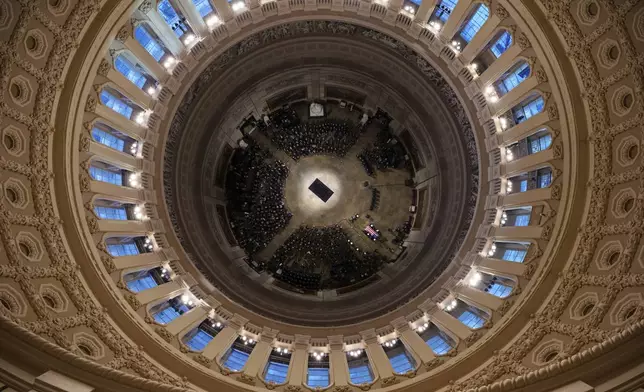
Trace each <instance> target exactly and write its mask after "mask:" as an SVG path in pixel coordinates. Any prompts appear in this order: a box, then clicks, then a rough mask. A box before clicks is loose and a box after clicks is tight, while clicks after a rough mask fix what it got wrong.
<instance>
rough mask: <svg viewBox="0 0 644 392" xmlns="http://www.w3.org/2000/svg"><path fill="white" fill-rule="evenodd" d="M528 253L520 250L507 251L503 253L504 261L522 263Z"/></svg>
mask: <svg viewBox="0 0 644 392" xmlns="http://www.w3.org/2000/svg"><path fill="white" fill-rule="evenodd" d="M525 255H526V251H525V250H519V249H506V250H505V252H503V260H506V261H514V262H516V263H522V262H523V259H524V258H525Z"/></svg>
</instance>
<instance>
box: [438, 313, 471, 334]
mask: <svg viewBox="0 0 644 392" xmlns="http://www.w3.org/2000/svg"><path fill="white" fill-rule="evenodd" d="M429 319H430V320H431V322H432V323H434V324H436V325H437V326H438V327H439V328H440V329H444V330H447V331H450V332H452V333H453V334H454V335H456V336H457V337H458V338H459V339H466V338H467V337H468V336H470V334H471V333H472V331H471V330H470V329H469V328H467V327H466V326H465V325H464V324H463V323H461V322H460V321H458V319H456V318H455V317H454V316H452V315H451V314H449V313H447V312H445V311H444V310H442V309H440V308H438V307H437V308H434V309H433V310H432V312H431V313H430V314H429Z"/></svg>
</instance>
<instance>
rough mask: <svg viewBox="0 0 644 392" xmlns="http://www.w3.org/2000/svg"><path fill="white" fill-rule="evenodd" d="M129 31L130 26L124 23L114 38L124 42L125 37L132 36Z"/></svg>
mask: <svg viewBox="0 0 644 392" xmlns="http://www.w3.org/2000/svg"><path fill="white" fill-rule="evenodd" d="M131 31H132V30H131V27H130V26H129V25H128V24H126V25H125V26H123V27H121V29H120V30H119V32H118V33H116V40H117V41H119V42H122V43H125V41H127V39H128V38H130V37H131V36H132V33H131Z"/></svg>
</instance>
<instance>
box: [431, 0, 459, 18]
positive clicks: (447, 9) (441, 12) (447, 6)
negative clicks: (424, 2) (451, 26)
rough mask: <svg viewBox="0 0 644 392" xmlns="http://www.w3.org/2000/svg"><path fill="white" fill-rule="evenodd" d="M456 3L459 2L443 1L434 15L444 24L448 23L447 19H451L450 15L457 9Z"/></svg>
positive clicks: (455, 0)
mask: <svg viewBox="0 0 644 392" xmlns="http://www.w3.org/2000/svg"><path fill="white" fill-rule="evenodd" d="M456 3H458V0H442V1H441V2H440V3H439V4H438V5H437V6H436V8H435V11H434V15H436V17H437V18H438V19H440V20H441V21H443V23H445V22H446V21H447V18H449V15H450V13H451V12H452V11H454V7H456Z"/></svg>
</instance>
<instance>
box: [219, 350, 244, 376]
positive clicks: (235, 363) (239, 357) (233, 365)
mask: <svg viewBox="0 0 644 392" xmlns="http://www.w3.org/2000/svg"><path fill="white" fill-rule="evenodd" d="M248 356H249V354H247V353H245V352H243V351H239V350H237V349H235V348H233V349H231V350H230V351H229V352H228V357H227V358H226V360H225V361H224V366H226V367H227V368H228V369H230V370H232V371H234V372H238V371H241V370H242V369H243V368H244V365H246V361H248Z"/></svg>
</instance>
